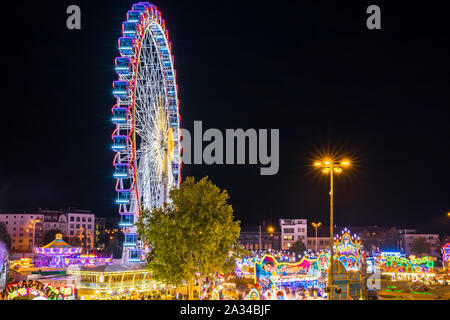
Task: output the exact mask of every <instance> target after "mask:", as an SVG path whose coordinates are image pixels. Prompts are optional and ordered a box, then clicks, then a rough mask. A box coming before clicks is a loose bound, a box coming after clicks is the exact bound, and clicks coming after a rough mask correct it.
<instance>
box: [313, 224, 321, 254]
mask: <svg viewBox="0 0 450 320" xmlns="http://www.w3.org/2000/svg"><path fill="white" fill-rule="evenodd" d="M321 225H322V222H319V223H315V222H313V223H312V226H313V227H314V228H316V253H317V228H319V227H320V226H321Z"/></svg>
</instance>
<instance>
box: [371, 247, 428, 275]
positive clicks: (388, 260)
mask: <svg viewBox="0 0 450 320" xmlns="http://www.w3.org/2000/svg"><path fill="white" fill-rule="evenodd" d="M434 265H435V259H434V258H432V257H428V256H425V257H421V258H418V257H416V256H409V257H408V258H406V257H403V256H396V255H384V254H382V253H379V254H377V255H376V266H377V269H379V270H380V272H381V273H382V274H383V275H388V276H390V277H391V279H392V280H393V281H396V280H403V281H404V280H412V281H424V280H429V279H430V278H433V277H435V273H434Z"/></svg>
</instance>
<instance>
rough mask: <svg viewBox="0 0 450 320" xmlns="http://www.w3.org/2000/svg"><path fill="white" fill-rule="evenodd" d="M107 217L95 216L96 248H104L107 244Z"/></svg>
mask: <svg viewBox="0 0 450 320" xmlns="http://www.w3.org/2000/svg"><path fill="white" fill-rule="evenodd" d="M105 229H106V219H105V218H102V217H96V218H95V240H94V246H95V248H96V250H104V249H105V246H106V241H105V237H106V233H105Z"/></svg>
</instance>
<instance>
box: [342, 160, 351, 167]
mask: <svg viewBox="0 0 450 320" xmlns="http://www.w3.org/2000/svg"><path fill="white" fill-rule="evenodd" d="M341 166H343V167H350V160H348V159H343V160H342V161H341Z"/></svg>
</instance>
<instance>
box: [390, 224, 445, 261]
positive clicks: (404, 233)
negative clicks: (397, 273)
mask: <svg viewBox="0 0 450 320" xmlns="http://www.w3.org/2000/svg"><path fill="white" fill-rule="evenodd" d="M398 233H399V236H398V242H399V247H400V250H401V251H403V252H405V254H406V255H407V256H409V255H414V254H415V253H414V252H412V250H411V247H412V244H413V242H414V239H417V238H422V239H425V241H426V242H427V243H428V245H429V246H430V250H431V252H430V255H432V256H434V257H438V256H440V255H441V252H440V250H441V241H440V240H439V235H438V234H426V233H417V231H416V230H414V229H409V230H408V229H406V230H398Z"/></svg>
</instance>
